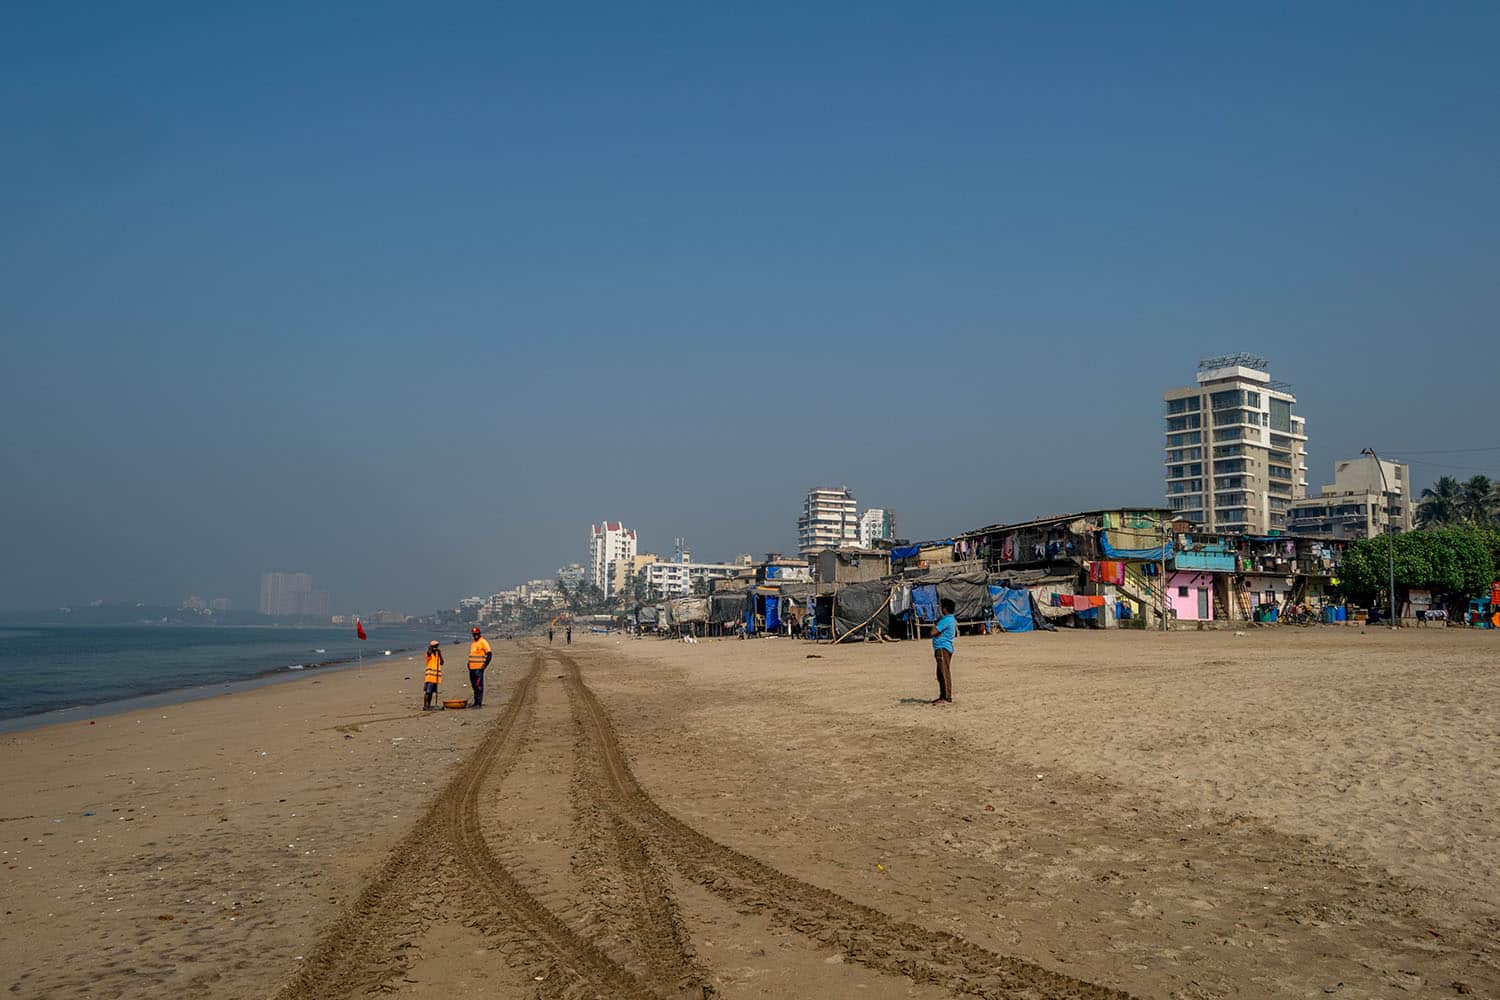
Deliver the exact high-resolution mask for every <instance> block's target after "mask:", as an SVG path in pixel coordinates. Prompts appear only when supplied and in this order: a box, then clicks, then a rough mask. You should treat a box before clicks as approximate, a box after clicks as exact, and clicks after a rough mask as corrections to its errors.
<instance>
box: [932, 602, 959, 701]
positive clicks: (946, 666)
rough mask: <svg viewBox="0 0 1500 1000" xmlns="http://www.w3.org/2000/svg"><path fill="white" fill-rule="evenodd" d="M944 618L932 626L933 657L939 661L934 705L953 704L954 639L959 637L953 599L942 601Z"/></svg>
mask: <svg viewBox="0 0 1500 1000" xmlns="http://www.w3.org/2000/svg"><path fill="white" fill-rule="evenodd" d="M941 606H942V609H943V617H941V618H939V619H938V620H937V621H936V622H935V623H934V624H933V626H932V656H933V659H935V660H937V681H938V696H937V698H935V699H934V700H933V702H932V703H933V704H934V705H951V704H953V639H954V637H955V636H957V635H958V621H957V620H956V619H955V618H954V617H953V612H954V611H955V610H956V609H957V607H958V606H957V605H956V604H954V603H953V600H952V599H951V598H948V597H945V598H943V600H942V601H941Z"/></svg>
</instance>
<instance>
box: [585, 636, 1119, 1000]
mask: <svg viewBox="0 0 1500 1000" xmlns="http://www.w3.org/2000/svg"><path fill="white" fill-rule="evenodd" d="M558 658H559V659H560V660H561V661H562V663H563V666H564V667H565V668H566V669H565V672H564V675H563V677H564V683H565V684H567V686H568V688H569V693H570V695H571V702H572V704H573V705H574V706H575V711H577V712H579V713H581V721H582V723H583V726H584V729H585V731H586V732H588V733H589V735H590V742H591V743H592V748H591V749H592V751H593V752H594V753H596V754H598V755H599V756H600V757H601V758H602V763H603V765H604V773H605V776H606V780H607V783H608V794H609V796H610V800H611V802H612V803H613V805H614V807H615V808H616V810H617V814H618V815H619V816H620V817H621V818H622V819H628V820H629V821H630V822H631V823H632V824H633V825H635V826H636V827H637V828H638V829H639V830H640V831H641V834H642V836H643V837H644V838H646V839H648V840H649V841H650V843H651V844H652V845H653V846H654V847H656V848H658V849H659V850H660V851H662V852H663V853H664V854H665V855H666V856H667V859H668V861H669V863H671V864H673V865H675V866H676V867H678V868H679V869H680V870H681V871H682V872H683V873H684V874H686V875H688V876H689V877H691V878H693V879H695V880H696V881H698V882H700V883H701V884H703V885H704V886H705V887H707V888H709V889H710V890H712V891H713V892H715V893H717V894H718V895H720V896H723V897H725V898H727V899H729V900H731V901H732V902H734V903H736V904H738V905H741V906H747V907H752V908H755V909H759V910H763V911H765V912H766V913H768V914H769V915H770V916H771V917H772V918H773V919H774V920H776V921H777V922H778V923H781V924H783V925H784V926H787V927H791V928H792V929H794V930H796V931H799V932H801V933H803V934H805V935H807V936H809V937H811V938H813V939H815V940H817V941H820V942H822V943H824V944H827V945H830V946H833V947H837V948H839V949H841V950H842V951H843V952H844V954H845V955H846V956H847V957H848V958H849V959H850V960H852V961H855V962H858V963H860V964H861V965H865V966H867V967H869V968H872V969H876V970H878V971H881V972H886V973H893V974H896V975H902V976H906V977H907V978H909V979H911V980H913V981H915V982H925V983H934V984H936V985H939V986H941V987H943V988H944V989H947V990H949V991H950V992H953V993H956V994H960V995H968V996H978V997H985V998H993V1000H1016V998H1027V1000H1135V998H1133V997H1132V996H1131V995H1130V994H1128V993H1126V992H1124V991H1122V990H1116V989H1112V988H1110V987H1107V986H1100V985H1098V984H1096V983H1090V982H1087V981H1085V980H1081V979H1075V978H1073V977H1072V976H1068V975H1064V974H1062V973H1058V972H1053V971H1052V970H1050V969H1047V968H1044V967H1043V966H1040V965H1036V964H1035V963H1032V962H1027V961H1025V960H1023V959H1019V958H1013V957H1009V956H1004V955H999V954H996V953H994V952H992V951H989V950H987V949H985V948H982V947H980V946H979V945H977V944H974V943H973V942H970V941H966V940H964V939H963V938H960V937H957V936H955V935H952V934H948V933H946V932H943V931H935V930H929V929H927V928H925V927H919V926H917V925H915V924H910V923H907V922H905V921H901V920H897V919H896V918H894V917H891V916H890V915H888V914H886V913H883V912H881V911H879V910H876V909H873V908H872V907H868V906H865V905H863V904H860V903H856V902H854V901H853V900H849V899H846V898H844V897H843V896H840V895H838V894H837V893H835V892H832V891H830V890H828V889H823V888H820V887H818V886H815V885H812V884H810V883H808V882H803V881H801V880H800V879H797V878H794V877H793V876H791V875H788V874H786V873H785V872H782V871H780V870H779V869H776V868H773V867H771V866H769V865H767V864H765V863H763V862H760V861H757V860H755V859H754V858H752V857H750V856H748V855H745V854H741V853H739V852H738V851H735V850H734V849H732V848H730V847H727V846H725V845H724V844H721V843H719V842H718V841H716V840H713V839H712V838H710V837H708V836H706V835H704V834H703V833H700V832H699V831H698V830H696V829H694V828H692V827H690V826H688V825H687V824H686V823H683V822H682V821H681V820H679V819H677V818H676V817H674V816H672V815H671V814H670V813H668V812H667V811H666V810H664V809H662V808H661V806H659V805H658V804H657V803H656V801H655V800H654V799H652V798H651V796H650V795H649V794H647V793H646V792H645V790H644V789H642V788H641V786H640V784H639V783H638V782H637V781H636V779H635V775H634V773H632V771H631V770H630V765H629V763H628V762H627V760H626V758H625V753H624V751H623V750H622V748H621V746H620V742H619V737H618V736H617V735H616V733H615V731H614V726H613V724H612V723H611V722H610V719H609V713H608V712H606V711H605V709H604V706H603V704H602V703H601V702H600V701H599V698H598V696H597V695H596V694H595V693H594V691H593V689H592V688H590V687H589V686H588V685H587V684H585V683H584V681H583V675H582V672H581V671H580V670H579V667H578V663H577V661H576V660H574V659H573V658H572V657H570V656H568V655H566V654H558Z"/></svg>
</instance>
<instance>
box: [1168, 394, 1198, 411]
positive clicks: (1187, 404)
mask: <svg viewBox="0 0 1500 1000" xmlns="http://www.w3.org/2000/svg"><path fill="white" fill-rule="evenodd" d="M1202 408H1203V399H1202V397H1201V396H1188V397H1186V398H1185V399H1169V400H1167V413H1169V414H1175V413H1197V412H1198V411H1199V410H1200V409H1202Z"/></svg>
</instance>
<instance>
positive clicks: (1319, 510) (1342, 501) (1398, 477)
mask: <svg viewBox="0 0 1500 1000" xmlns="http://www.w3.org/2000/svg"><path fill="white" fill-rule="evenodd" d="M1412 504H1413V497H1412V492H1411V466H1409V465H1405V464H1403V463H1401V462H1387V461H1385V460H1384V459H1376V458H1373V457H1371V456H1369V455H1365V456H1363V457H1361V458H1346V459H1343V460H1341V461H1338V462H1335V463H1333V482H1331V483H1324V484H1323V491H1322V493H1321V494H1319V495H1318V496H1315V497H1308V498H1307V499H1305V500H1297V501H1294V502H1293V503H1292V508H1291V510H1290V511H1289V512H1288V516H1287V530H1288V531H1290V532H1293V533H1294V534H1298V535H1316V536H1319V537H1323V538H1370V537H1372V536H1374V535H1380V534H1386V533H1392V534H1394V533H1397V532H1402V531H1410V530H1411V527H1412V517H1413V511H1412Z"/></svg>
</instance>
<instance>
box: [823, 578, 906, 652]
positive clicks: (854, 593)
mask: <svg viewBox="0 0 1500 1000" xmlns="http://www.w3.org/2000/svg"><path fill="white" fill-rule="evenodd" d="M890 595H891V585H890V584H889V583H887V582H885V581H884V580H867V581H865V582H863V583H851V584H850V585H849V586H847V587H840V588H839V589H838V591H837V593H835V594H834V595H833V598H832V601H833V616H834V636H835V637H836V638H842V637H843V636H844V635H845V634H846V633H847V632H849V631H851V630H853V629H856V628H860V626H861V625H865V626H866V627H865V628H862V629H860V631H861V632H865V631H869V629H870V628H878V629H881V630H885V629H886V618H887V617H888V616H887V615H886V614H885V611H884V609H883V607H882V606H883V605H884V604H885V603H886V599H887V598H888V597H890ZM819 603H820V604H821V603H822V602H821V601H820V602H819ZM877 612H878V614H877ZM870 618H874V620H873V621H869V622H868V623H867V619H870Z"/></svg>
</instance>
